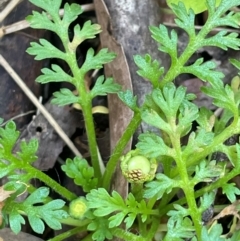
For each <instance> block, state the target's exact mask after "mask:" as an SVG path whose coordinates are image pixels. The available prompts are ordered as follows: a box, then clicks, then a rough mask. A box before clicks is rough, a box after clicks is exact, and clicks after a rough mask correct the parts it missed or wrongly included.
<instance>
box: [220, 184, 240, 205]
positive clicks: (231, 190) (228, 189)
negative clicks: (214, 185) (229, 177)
mask: <svg viewBox="0 0 240 241" xmlns="http://www.w3.org/2000/svg"><path fill="white" fill-rule="evenodd" d="M235 185H236V184H235V183H225V184H224V185H223V186H222V192H223V194H226V196H227V198H228V200H229V201H230V202H231V203H233V202H235V201H236V199H237V198H236V195H240V190H239V188H237V187H235Z"/></svg>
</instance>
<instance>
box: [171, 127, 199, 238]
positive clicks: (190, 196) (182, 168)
mask: <svg viewBox="0 0 240 241" xmlns="http://www.w3.org/2000/svg"><path fill="white" fill-rule="evenodd" d="M176 129H177V128H176V125H175V123H174V124H173V126H172V130H173V133H172V135H171V136H170V138H171V141H172V145H173V148H174V150H175V152H176V155H175V156H176V158H175V161H176V164H177V169H178V172H179V175H180V178H181V181H182V189H183V191H184V193H185V196H186V200H187V204H188V208H189V212H190V215H191V218H192V221H193V223H194V227H195V230H196V234H197V237H198V241H201V233H202V226H201V213H200V211H199V210H198V207H197V204H196V200H195V196H194V185H193V184H192V183H191V182H190V179H189V177H188V172H187V166H186V160H185V159H184V158H183V156H182V150H181V142H180V139H181V137H180V135H179V134H178V133H177V132H176V131H174V130H176Z"/></svg>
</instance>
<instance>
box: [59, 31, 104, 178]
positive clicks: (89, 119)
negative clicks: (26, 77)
mask: <svg viewBox="0 0 240 241" xmlns="http://www.w3.org/2000/svg"><path fill="white" fill-rule="evenodd" d="M60 37H61V40H62V43H63V46H64V48H65V52H66V60H65V61H66V62H67V63H68V66H69V68H70V69H71V72H72V75H73V80H72V82H73V84H74V85H75V87H76V89H77V91H78V93H79V95H80V99H81V100H82V101H79V104H80V105H81V108H82V112H83V117H84V121H85V127H86V133H87V138H88V146H89V152H90V155H91V161H92V166H93V168H94V174H95V177H96V178H98V179H99V180H100V178H101V177H102V173H101V168H100V163H99V160H98V146H97V141H96V133H95V127H94V120H93V114H92V97H91V95H90V92H89V90H88V89H87V88H86V85H85V73H82V71H81V69H79V66H78V63H77V58H76V48H77V46H76V47H75V48H74V49H72V48H71V47H70V45H69V43H70V40H69V34H68V28H67V29H66V31H65V32H64V33H62V34H60Z"/></svg>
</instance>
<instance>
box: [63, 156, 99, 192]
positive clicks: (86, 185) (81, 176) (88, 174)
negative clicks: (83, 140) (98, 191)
mask: <svg viewBox="0 0 240 241" xmlns="http://www.w3.org/2000/svg"><path fill="white" fill-rule="evenodd" d="M61 168H62V170H63V171H64V172H65V173H66V174H67V176H68V177H70V178H73V179H74V183H75V184H77V185H79V186H82V188H83V190H84V192H90V191H91V190H92V189H94V188H96V187H97V182H98V180H97V178H95V177H94V169H93V167H91V166H89V164H88V162H87V161H86V160H85V159H81V158H79V157H75V158H74V159H73V160H71V159H70V158H68V159H67V160H66V164H65V165H62V167H61Z"/></svg>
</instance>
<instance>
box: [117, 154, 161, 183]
mask: <svg viewBox="0 0 240 241" xmlns="http://www.w3.org/2000/svg"><path fill="white" fill-rule="evenodd" d="M120 160H121V169H122V173H123V175H124V177H125V178H126V179H127V180H128V182H130V183H144V182H148V181H151V180H153V179H154V177H155V173H156V170H157V161H156V159H155V158H151V159H148V158H146V157H145V156H143V155H140V154H139V150H132V151H130V152H128V153H127V154H126V155H125V156H122V157H121V159H120Z"/></svg>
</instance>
